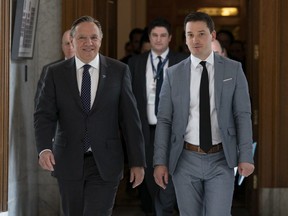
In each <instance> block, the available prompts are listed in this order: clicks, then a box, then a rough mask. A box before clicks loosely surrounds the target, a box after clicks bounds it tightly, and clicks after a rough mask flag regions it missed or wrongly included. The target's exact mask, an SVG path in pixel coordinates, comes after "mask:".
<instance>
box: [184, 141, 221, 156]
mask: <svg viewBox="0 0 288 216" xmlns="http://www.w3.org/2000/svg"><path fill="white" fill-rule="evenodd" d="M184 149H186V150H189V151H194V152H198V153H202V154H212V153H216V152H219V151H221V150H222V149H223V145H222V143H219V144H217V145H213V146H212V148H211V149H210V150H209V151H208V152H205V151H204V150H202V149H201V148H200V146H198V145H193V144H190V143H188V142H184Z"/></svg>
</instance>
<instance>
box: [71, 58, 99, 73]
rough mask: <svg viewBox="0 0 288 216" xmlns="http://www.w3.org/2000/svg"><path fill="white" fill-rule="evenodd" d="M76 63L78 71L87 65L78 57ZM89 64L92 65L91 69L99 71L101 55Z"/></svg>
mask: <svg viewBox="0 0 288 216" xmlns="http://www.w3.org/2000/svg"><path fill="white" fill-rule="evenodd" d="M75 63H76V69H77V70H79V69H80V68H82V67H83V66H84V65H85V63H84V62H82V61H81V60H80V59H79V58H78V57H77V56H75ZM88 64H89V65H91V67H93V68H95V69H98V68H99V54H97V56H96V57H95V58H94V59H93V60H92V61H91V62H89V63H88Z"/></svg>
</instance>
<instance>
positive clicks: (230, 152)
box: [154, 12, 254, 216]
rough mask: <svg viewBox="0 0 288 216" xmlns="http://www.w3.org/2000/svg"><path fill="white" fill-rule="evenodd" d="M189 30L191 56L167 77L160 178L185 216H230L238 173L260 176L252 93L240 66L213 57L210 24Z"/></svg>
mask: <svg viewBox="0 0 288 216" xmlns="http://www.w3.org/2000/svg"><path fill="white" fill-rule="evenodd" d="M184 27H185V34H186V44H187V45H188V48H189V50H190V52H191V56H190V57H189V58H187V59H186V60H184V61H182V62H181V63H179V64H177V65H174V66H172V67H170V68H168V69H167V74H166V77H165V80H164V83H163V86H162V90H161V94H160V104H159V111H158V116H157V128H156V135H155V151H154V166H155V170H154V177H155V181H156V183H157V184H158V185H159V186H161V187H162V188H165V187H166V185H167V184H168V183H169V181H168V172H169V173H170V174H171V175H172V179H173V183H174V186H175V191H176V196H177V202H178V207H179V210H180V215H181V216H192V215H199V216H200V215H201V216H202V215H206V216H220V215H221V216H228V215H230V214H231V213H230V211H231V205H232V198H233V191H234V169H233V168H234V167H236V166H238V170H239V174H240V175H243V176H249V175H250V174H251V173H252V172H253V171H254V165H253V156H252V125H251V107H250V98H249V92H248V85H247V81H246V79H245V75H244V73H243V70H242V67H241V64H240V63H239V62H235V61H233V60H230V59H227V58H224V57H222V56H219V55H217V54H215V53H213V52H212V48H211V43H212V41H213V40H215V38H216V32H215V30H214V23H213V20H212V19H211V17H209V16H208V15H207V14H205V13H202V12H193V13H190V14H189V15H187V17H186V18H185V21H184ZM168 170H169V171H168Z"/></svg>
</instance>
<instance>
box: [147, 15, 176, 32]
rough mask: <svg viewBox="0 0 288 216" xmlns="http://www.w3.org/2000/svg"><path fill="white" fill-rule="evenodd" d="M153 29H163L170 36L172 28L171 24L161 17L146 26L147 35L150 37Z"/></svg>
mask: <svg viewBox="0 0 288 216" xmlns="http://www.w3.org/2000/svg"><path fill="white" fill-rule="evenodd" d="M155 27H164V28H166V29H167V31H168V34H169V35H171V34H172V28H171V24H170V23H169V22H168V20H166V19H164V18H162V17H158V18H156V19H154V20H152V21H151V22H150V23H149V25H148V35H150V33H151V31H152V29H153V28H155Z"/></svg>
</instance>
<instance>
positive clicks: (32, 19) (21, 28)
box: [11, 0, 39, 60]
mask: <svg viewBox="0 0 288 216" xmlns="http://www.w3.org/2000/svg"><path fill="white" fill-rule="evenodd" d="M38 6H39V0H17V1H16V13H15V22H14V31H13V41H12V53H11V57H12V59H13V60H17V59H22V58H33V50H34V41H35V33H36V24H37V15H38Z"/></svg>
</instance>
